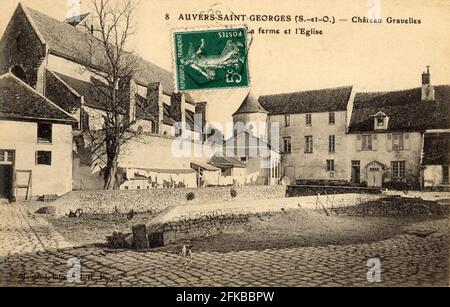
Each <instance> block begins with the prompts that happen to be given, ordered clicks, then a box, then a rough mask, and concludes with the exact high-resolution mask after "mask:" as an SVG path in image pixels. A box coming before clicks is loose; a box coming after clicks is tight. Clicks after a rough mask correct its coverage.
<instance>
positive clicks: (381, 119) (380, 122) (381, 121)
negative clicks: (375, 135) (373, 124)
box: [377, 117, 384, 127]
mask: <svg viewBox="0 0 450 307" xmlns="http://www.w3.org/2000/svg"><path fill="white" fill-rule="evenodd" d="M377 126H378V127H383V126H384V117H377Z"/></svg>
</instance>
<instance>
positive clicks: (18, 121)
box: [0, 73, 77, 200]
mask: <svg viewBox="0 0 450 307" xmlns="http://www.w3.org/2000/svg"><path fill="white" fill-rule="evenodd" d="M76 125H77V120H76V119H75V118H74V117H72V116H71V115H70V114H69V113H67V112H66V111H64V110H63V109H61V108H60V107H58V106H57V105H55V104H54V103H53V102H51V101H50V100H48V99H47V98H45V97H44V96H42V95H41V94H39V93H38V92H37V91H36V90H34V89H33V88H32V87H30V86H29V85H27V84H26V83H24V82H23V81H22V80H20V79H19V78H17V77H16V76H14V75H13V74H12V73H7V74H4V75H2V76H0V131H1V132H2V134H1V138H0V198H7V199H10V200H14V199H32V198H35V197H36V196H42V195H62V194H65V193H67V192H69V191H71V190H72V127H73V126H76Z"/></svg>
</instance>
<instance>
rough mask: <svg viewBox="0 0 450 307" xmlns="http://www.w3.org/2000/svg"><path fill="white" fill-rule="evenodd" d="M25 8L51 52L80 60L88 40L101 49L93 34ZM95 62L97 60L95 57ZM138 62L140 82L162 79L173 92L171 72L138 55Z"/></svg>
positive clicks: (165, 85) (164, 85)
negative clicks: (79, 56) (79, 55)
mask: <svg viewBox="0 0 450 307" xmlns="http://www.w3.org/2000/svg"><path fill="white" fill-rule="evenodd" d="M25 10H27V12H28V13H29V16H30V17H31V18H32V19H33V22H34V24H35V25H36V27H37V30H38V31H39V33H40V34H41V35H42V36H43V38H44V40H45V42H46V43H47V44H48V47H49V50H50V52H52V53H54V54H57V55H61V56H64V57H67V58H69V59H71V60H73V61H78V62H79V58H77V54H80V53H81V54H84V52H86V50H88V49H89V47H88V45H89V44H88V43H87V40H90V41H91V42H92V44H93V46H95V45H98V48H100V49H99V50H101V46H100V42H99V41H98V40H96V39H95V38H94V37H93V36H90V35H89V34H87V33H85V32H83V31H80V30H78V29H77V28H75V27H73V26H71V25H70V24H68V23H65V22H63V21H59V20H56V19H54V18H52V17H50V16H47V15H45V14H43V13H41V12H39V11H36V10H34V9H30V8H25ZM93 62H94V63H95V62H96V61H95V59H94V60H93ZM137 62H138V72H137V74H136V76H135V78H136V79H137V80H138V81H139V82H141V83H144V84H148V83H152V82H156V81H160V82H161V83H162V84H163V88H164V91H167V92H169V93H172V92H173V90H174V89H173V77H172V74H171V73H170V72H168V71H167V70H165V69H163V68H161V67H159V66H157V65H155V64H153V63H150V62H148V61H145V60H144V59H142V58H140V57H137Z"/></svg>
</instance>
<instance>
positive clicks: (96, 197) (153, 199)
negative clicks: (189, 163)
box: [52, 186, 286, 216]
mask: <svg viewBox="0 0 450 307" xmlns="http://www.w3.org/2000/svg"><path fill="white" fill-rule="evenodd" d="M232 188H233V189H235V190H236V192H237V195H236V197H235V198H233V197H231V189H232ZM190 192H192V193H194V196H195V198H194V199H193V200H190V201H187V194H188V193H190ZM285 194H286V187H285V186H252V187H208V188H178V189H150V190H133V191H132V190H114V191H72V192H70V193H68V194H66V195H64V196H63V197H61V198H59V199H58V200H56V201H54V202H53V203H52V206H54V207H55V208H56V215H57V216H62V215H65V214H67V213H68V212H69V211H70V210H72V211H75V210H76V209H82V210H83V212H84V213H96V214H107V213H113V212H115V211H119V212H128V211H130V210H131V209H133V210H135V211H136V212H146V211H151V212H160V211H162V210H164V209H165V208H167V207H169V206H174V205H186V204H202V203H219V202H227V201H231V200H251V199H253V200H256V199H268V198H283V197H285Z"/></svg>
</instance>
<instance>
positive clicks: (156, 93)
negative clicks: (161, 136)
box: [146, 82, 164, 133]
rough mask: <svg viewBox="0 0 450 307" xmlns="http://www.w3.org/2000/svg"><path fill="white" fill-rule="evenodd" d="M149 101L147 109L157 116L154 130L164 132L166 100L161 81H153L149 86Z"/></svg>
mask: <svg viewBox="0 0 450 307" xmlns="http://www.w3.org/2000/svg"><path fill="white" fill-rule="evenodd" d="M147 103H148V107H147V108H146V109H147V111H148V112H149V113H151V114H152V116H153V117H154V118H155V123H154V124H155V128H154V129H153V131H154V132H155V133H162V125H163V117H164V102H163V88H162V85H161V83H160V82H156V83H151V84H149V85H148V86H147Z"/></svg>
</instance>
